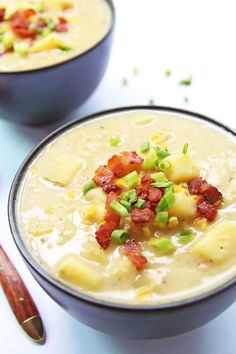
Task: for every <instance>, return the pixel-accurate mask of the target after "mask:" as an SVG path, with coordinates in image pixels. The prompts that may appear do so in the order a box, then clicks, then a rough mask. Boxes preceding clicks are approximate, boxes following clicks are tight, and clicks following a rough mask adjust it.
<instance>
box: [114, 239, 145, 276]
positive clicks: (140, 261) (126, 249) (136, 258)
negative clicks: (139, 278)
mask: <svg viewBox="0 0 236 354" xmlns="http://www.w3.org/2000/svg"><path fill="white" fill-rule="evenodd" d="M120 253H121V254H122V255H124V256H126V257H129V259H130V261H131V262H132V263H133V265H134V266H135V268H136V269H137V270H138V271H140V270H142V269H143V268H144V266H145V264H146V263H147V258H146V257H145V256H143V255H142V246H141V244H140V243H138V242H137V241H136V240H127V241H126V242H125V244H124V245H122V246H120Z"/></svg>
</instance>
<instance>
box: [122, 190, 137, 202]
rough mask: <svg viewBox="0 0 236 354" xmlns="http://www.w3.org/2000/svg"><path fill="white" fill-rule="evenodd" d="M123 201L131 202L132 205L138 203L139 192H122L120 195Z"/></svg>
mask: <svg viewBox="0 0 236 354" xmlns="http://www.w3.org/2000/svg"><path fill="white" fill-rule="evenodd" d="M120 197H121V199H122V200H124V201H126V202H129V203H130V204H132V203H134V202H136V200H137V192H136V190H135V189H131V190H129V191H128V192H122V193H121V194H120Z"/></svg>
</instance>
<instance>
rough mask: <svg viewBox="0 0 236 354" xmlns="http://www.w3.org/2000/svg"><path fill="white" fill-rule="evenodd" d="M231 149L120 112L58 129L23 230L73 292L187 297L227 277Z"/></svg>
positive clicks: (165, 117) (170, 124)
mask: <svg viewBox="0 0 236 354" xmlns="http://www.w3.org/2000/svg"><path fill="white" fill-rule="evenodd" d="M235 156H236V144H235V138H233V137H231V136H230V135H229V134H226V133H224V132H223V130H220V129H218V128H216V127H215V126H213V125H211V124H209V123H207V122H204V121H201V120H197V119H192V118H189V117H186V116H184V115H182V116H181V115H179V114H177V113H176V114H174V113H168V112H166V113H165V112H158V111H156V112H155V111H151V110H150V111H149V110H140V111H139V110H137V111H124V112H123V113H117V114H113V115H112V114H111V115H108V116H105V117H101V118H99V119H94V120H91V121H88V122H85V123H82V124H79V125H78V126H75V127H74V128H71V129H70V130H68V131H66V132H65V133H63V134H62V135H60V136H59V137H58V138H56V139H55V140H54V141H52V143H50V144H49V145H48V146H46V147H45V148H44V149H43V150H42V151H41V152H40V154H39V155H38V156H37V157H36V158H35V160H34V161H33V162H32V163H31V165H30V166H29V168H28V171H27V174H26V177H25V178H24V182H23V183H22V187H21V192H20V196H21V197H20V203H19V210H20V225H21V228H22V231H23V234H24V237H25V242H26V244H27V246H28V248H29V249H30V251H31V252H32V254H33V255H34V257H35V258H36V259H37V261H38V262H39V263H40V264H41V265H42V267H44V268H45V269H46V270H47V271H48V272H49V273H51V274H52V275H53V276H54V277H55V278H57V279H59V280H60V281H62V282H65V283H66V284H67V285H68V286H69V287H72V288H74V289H77V290H79V291H82V292H85V293H87V294H89V295H91V296H94V297H96V298H100V299H106V300H109V301H114V302H122V303H132V304H150V303H156V304H161V303H166V302H171V301H177V300H179V299H185V298H189V297H192V296H195V295H197V294H200V293H202V292H205V291H207V290H209V289H211V288H214V287H216V286H218V285H219V284H221V283H223V282H225V281H226V280H227V279H230V278H232V277H233V275H234V274H235V263H236V262H235V259H236V258H235V256H236V209H235V205H236V204H235V202H236V180H235V172H234V171H235V168H236V158H235Z"/></svg>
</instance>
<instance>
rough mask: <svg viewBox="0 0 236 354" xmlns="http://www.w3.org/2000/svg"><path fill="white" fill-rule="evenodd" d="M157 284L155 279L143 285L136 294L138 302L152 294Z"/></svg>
mask: <svg viewBox="0 0 236 354" xmlns="http://www.w3.org/2000/svg"><path fill="white" fill-rule="evenodd" d="M156 287H157V284H156V283H155V282H154V281H153V282H152V283H151V284H149V285H146V286H142V287H141V288H140V289H139V290H138V291H137V295H136V302H137V303H139V302H142V301H143V298H145V297H146V296H148V295H150V294H151V293H152V292H153V291H154V290H156Z"/></svg>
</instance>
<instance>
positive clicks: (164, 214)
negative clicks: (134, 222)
mask: <svg viewBox="0 0 236 354" xmlns="http://www.w3.org/2000/svg"><path fill="white" fill-rule="evenodd" d="M168 220H169V215H168V211H166V210H164V211H159V212H158V213H157V215H156V221H157V222H158V223H159V224H162V225H166V224H167V223H168Z"/></svg>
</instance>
